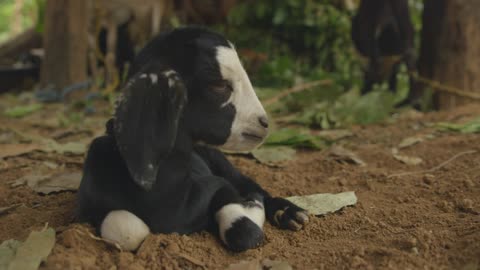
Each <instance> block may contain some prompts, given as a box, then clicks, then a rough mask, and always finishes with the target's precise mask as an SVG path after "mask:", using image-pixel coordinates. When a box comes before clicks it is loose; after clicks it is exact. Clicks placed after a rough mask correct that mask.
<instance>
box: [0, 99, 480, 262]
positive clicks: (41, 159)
mask: <svg viewBox="0 0 480 270" xmlns="http://www.w3.org/2000/svg"><path fill="white" fill-rule="evenodd" d="M476 115H480V106H476V107H475V106H470V107H465V108H462V109H459V110H456V111H452V112H442V113H433V114H427V115H410V116H405V115H403V117H401V118H399V119H397V120H396V121H394V122H393V123H389V124H383V125H375V126H367V127H360V126H358V127H354V128H352V131H353V133H354V136H353V137H351V138H348V139H345V140H343V141H341V144H343V145H344V147H346V148H348V149H350V150H353V151H354V152H355V153H357V154H358V156H359V157H360V158H361V159H363V160H364V161H365V162H366V164H367V165H366V166H363V167H362V166H357V165H354V164H347V163H345V164H343V163H339V162H338V161H336V160H334V159H332V158H331V157H330V156H329V154H328V151H302V152H300V153H299V154H298V155H297V158H296V159H295V160H293V161H290V162H288V163H287V164H286V166H285V167H281V168H272V167H267V166H265V165H262V164H259V163H258V162H256V161H255V160H253V159H251V158H248V157H241V156H231V157H230V158H231V160H232V161H233V162H234V163H235V164H236V165H237V166H238V167H239V168H241V170H242V171H243V172H245V173H246V174H247V175H249V176H251V177H254V178H256V179H258V182H259V183H260V184H261V185H263V186H264V187H265V188H266V189H267V190H269V191H270V192H271V193H272V194H274V195H277V196H290V195H301V194H312V193H320V192H322V193H323V192H333V193H335V192H341V191H350V190H352V191H355V192H356V194H357V196H358V199H359V201H358V204H357V205H356V206H354V207H349V208H346V209H344V210H342V211H341V212H339V213H335V214H330V215H327V216H324V217H314V218H313V219H312V221H311V222H310V224H309V225H308V226H307V227H306V228H305V229H304V230H302V231H299V232H290V231H281V230H278V229H275V228H273V227H272V226H270V225H269V224H267V225H266V226H265V230H266V240H265V243H264V245H263V246H262V247H260V248H258V249H254V250H249V251H247V252H243V253H239V254H236V253H231V252H229V251H226V250H225V249H224V248H223V247H222V246H221V244H220V243H219V241H218V240H217V239H216V238H215V237H213V236H211V235H209V234H208V233H197V234H193V235H188V236H187V235H176V234H172V235H151V236H149V237H148V238H147V239H146V241H145V242H144V243H143V244H142V246H141V247H140V249H139V250H138V251H137V252H135V253H130V252H121V251H119V250H117V249H116V248H115V247H113V246H111V245H109V244H106V243H104V242H102V241H99V240H96V239H94V238H92V237H91V235H89V233H93V231H92V229H91V228H90V227H88V226H86V225H81V224H72V220H73V211H74V208H75V193H74V192H63V193H57V194H51V195H47V196H42V195H38V194H36V193H35V192H33V191H32V190H31V189H30V188H29V187H27V186H19V187H15V188H14V187H11V185H10V184H9V183H10V182H11V181H14V180H16V179H18V178H19V177H21V176H24V175H26V174H28V173H31V172H39V173H40V172H44V171H49V170H55V169H52V168H51V167H52V166H50V167H49V166H46V165H45V164H46V163H45V161H49V162H50V163H49V164H51V163H55V164H58V165H60V167H61V168H62V169H64V170H65V169H66V170H71V171H80V170H81V166H82V160H83V157H82V156H71V155H59V154H47V153H42V152H32V153H27V154H25V155H22V156H17V157H11V158H6V159H5V160H4V161H1V160H0V207H5V206H9V205H13V204H19V203H20V204H22V205H21V206H19V207H18V208H16V209H14V210H12V211H10V212H8V213H6V214H3V215H0V241H3V240H6V239H10V238H15V239H20V240H23V239H25V238H26V236H27V235H28V233H29V232H30V231H31V230H34V229H38V228H41V227H43V226H44V225H45V223H48V224H49V225H50V226H52V227H54V228H55V229H56V231H57V239H56V245H55V247H54V249H53V252H52V254H51V255H50V256H49V257H48V260H47V262H46V263H44V264H43V265H42V269H111V270H113V269H132V270H133V269H135V270H139V269H225V268H226V267H228V266H229V265H230V264H232V263H238V262H240V261H243V260H260V261H261V260H264V259H271V260H280V261H286V262H288V263H289V264H290V265H291V266H293V268H294V269H480V215H479V212H480V135H478V134H477V135H462V134H454V133H444V132H438V131H436V130H435V128H433V127H432V126H431V125H430V123H435V122H438V121H455V122H462V121H465V120H468V119H469V118H471V117H473V116H476ZM36 117H37V118H38V117H41V116H38V115H37V116H36ZM102 121H103V119H99V121H98V122H97V124H92V125H91V127H95V128H93V130H87V131H86V132H83V133H82V132H80V131H79V130H73V131H71V130H70V131H71V132H68V131H69V130H68V128H63V127H55V126H54V125H53V126H48V125H47V124H46V123H45V121H43V120H41V119H37V120H35V119H29V118H28V117H27V119H25V120H22V121H20V120H12V119H7V118H5V117H0V123H1V125H0V127H1V130H3V132H5V130H8V129H9V128H14V129H16V130H21V131H24V132H27V131H28V132H33V131H35V132H36V133H37V134H39V135H43V136H53V135H52V134H57V135H58V138H57V139H58V140H59V141H60V140H61V141H64V142H67V141H77V140H90V139H91V138H92V136H94V134H97V133H98V132H101V131H102V125H103V124H102ZM62 132H63V133H62ZM430 134H433V137H432V138H430V139H428V140H426V141H424V142H421V143H419V144H417V145H415V146H411V147H409V148H406V149H402V150H401V153H402V154H405V155H410V156H417V157H420V158H422V159H423V161H424V162H423V163H422V164H420V165H416V166H412V165H405V164H403V163H401V162H399V161H398V160H395V159H394V158H393V157H392V154H391V148H392V147H395V146H397V145H398V143H400V142H401V141H402V140H403V139H404V138H407V137H410V136H414V135H430ZM0 147H1V146H0ZM470 150H476V151H478V152H477V153H473V154H465V155H461V156H460V157H458V158H456V159H454V160H452V161H451V162H449V163H448V164H446V165H445V166H444V167H442V168H440V169H437V170H434V171H431V172H428V173H425V172H424V173H415V174H411V175H404V176H399V177H390V176H391V175H392V174H396V173H403V172H416V171H421V170H428V169H430V168H433V167H435V166H437V165H439V164H441V163H442V162H444V161H446V160H448V159H450V158H451V157H453V156H455V155H457V154H459V153H462V152H465V151H470Z"/></svg>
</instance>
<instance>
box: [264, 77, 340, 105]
mask: <svg viewBox="0 0 480 270" xmlns="http://www.w3.org/2000/svg"><path fill="white" fill-rule="evenodd" d="M327 84H332V80H320V81H313V82H308V83H304V84H300V85H296V86H294V87H292V88H288V89H286V90H284V91H282V92H281V93H280V94H278V95H276V96H274V97H272V98H269V99H267V100H265V101H264V102H262V103H263V105H264V106H269V105H272V104H273V103H275V102H277V101H278V100H280V99H282V98H284V97H286V96H288V95H290V94H293V93H298V92H302V91H305V90H307V89H310V88H312V87H315V86H320V85H327Z"/></svg>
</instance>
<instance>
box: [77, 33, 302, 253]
mask: <svg viewBox="0 0 480 270" xmlns="http://www.w3.org/2000/svg"><path fill="white" fill-rule="evenodd" d="M267 133H268V120H267V114H266V113H265V110H264V109H263V107H262V105H261V104H260V101H259V100H258V98H257V96H256V94H255V91H254V89H253V87H252V84H251V83H250V80H249V78H248V75H247V73H246V72H245V70H244V69H243V67H242V65H241V62H240V60H239V58H238V55H237V53H236V51H235V48H234V46H233V45H232V43H230V42H229V41H227V40H226V39H225V38H224V37H222V36H221V35H219V34H216V33H213V32H210V31H208V30H204V29H201V28H193V27H187V28H181V29H177V30H173V31H172V32H169V33H165V34H162V35H160V36H158V37H157V38H156V39H154V40H152V41H151V42H150V43H149V44H148V45H147V46H146V47H145V48H144V49H143V50H142V51H141V52H140V53H139V55H138V56H137V58H136V60H135V62H134V63H133V65H132V70H131V75H130V80H129V82H128V83H127V85H126V87H125V89H124V90H123V93H122V97H121V98H120V99H119V101H118V104H117V107H116V110H115V114H114V118H113V119H111V120H110V121H108V122H107V132H106V135H104V136H101V137H98V138H96V139H94V141H93V142H92V144H91V146H90V149H89V151H88V155H87V158H86V160H85V167H84V173H83V179H82V183H81V186H80V190H79V193H78V204H79V209H78V215H77V216H78V219H79V221H80V222H89V223H91V224H92V225H93V226H94V227H95V228H96V229H97V232H98V233H100V235H101V236H102V237H103V238H105V239H108V240H111V241H115V242H117V243H119V244H120V245H121V246H122V247H123V248H125V249H128V250H134V249H136V248H137V247H138V246H139V245H140V243H141V242H142V241H143V239H144V238H145V237H146V236H147V235H148V234H149V232H152V233H173V232H177V233H182V234H188V233H193V232H198V231H201V230H207V229H208V230H210V231H212V232H214V233H216V234H218V235H219V237H220V239H221V240H222V242H223V243H224V244H225V245H226V246H227V247H228V248H229V249H231V250H234V251H243V250H246V249H250V248H254V247H257V246H258V245H260V244H261V243H262V241H263V238H264V235H263V230H262V227H263V223H264V220H265V217H266V218H267V220H268V221H270V222H271V223H272V224H273V225H275V226H277V227H279V228H282V229H292V230H297V229H299V228H301V227H302V226H303V225H304V224H305V223H306V222H307V221H308V216H307V214H306V213H305V211H304V210H303V209H301V208H299V207H297V206H296V205H294V204H292V203H290V202H289V201H287V200H285V199H282V198H277V197H272V196H271V195H270V194H269V193H268V192H267V191H265V190H264V189H262V188H261V187H260V186H259V185H258V184H257V183H255V182H254V181H253V180H252V179H250V178H249V177H247V176H245V175H243V174H241V173H240V172H239V171H238V170H237V169H235V168H234V167H233V166H232V164H230V162H229V161H228V160H227V159H226V158H225V156H224V155H223V154H222V152H220V151H219V150H218V149H222V150H228V151H248V150H251V149H253V148H255V147H257V146H258V145H260V144H261V143H262V142H263V140H264V139H265V137H266V136H267Z"/></svg>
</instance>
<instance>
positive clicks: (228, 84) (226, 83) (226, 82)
mask: <svg viewBox="0 0 480 270" xmlns="http://www.w3.org/2000/svg"><path fill="white" fill-rule="evenodd" d="M225 90H227V91H229V92H233V85H232V83H231V82H229V81H225Z"/></svg>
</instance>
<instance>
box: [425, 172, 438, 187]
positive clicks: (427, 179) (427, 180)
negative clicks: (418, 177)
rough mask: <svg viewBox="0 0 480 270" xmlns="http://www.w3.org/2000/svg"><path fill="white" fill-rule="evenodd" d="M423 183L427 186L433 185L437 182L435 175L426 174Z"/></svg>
mask: <svg viewBox="0 0 480 270" xmlns="http://www.w3.org/2000/svg"><path fill="white" fill-rule="evenodd" d="M423 182H424V183H425V184H427V185H431V184H433V183H434V182H435V175H432V174H425V175H424V176H423Z"/></svg>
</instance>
